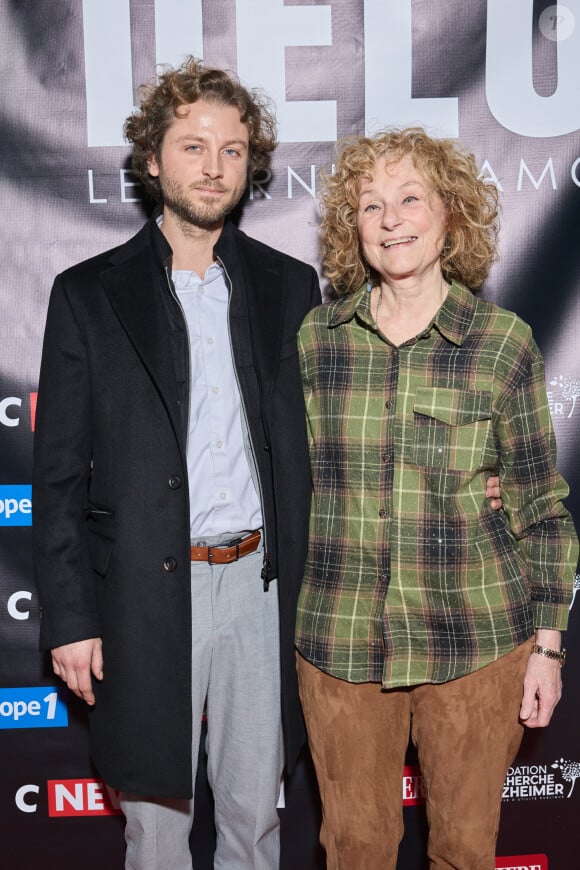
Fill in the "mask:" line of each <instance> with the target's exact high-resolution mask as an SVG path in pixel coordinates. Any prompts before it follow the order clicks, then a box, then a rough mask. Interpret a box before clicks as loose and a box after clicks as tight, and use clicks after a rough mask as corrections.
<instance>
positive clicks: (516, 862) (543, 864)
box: [495, 855, 548, 870]
mask: <svg viewBox="0 0 580 870" xmlns="http://www.w3.org/2000/svg"><path fill="white" fill-rule="evenodd" d="M495 870H548V856H547V855H507V856H506V857H504V858H496V859H495Z"/></svg>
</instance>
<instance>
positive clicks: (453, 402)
mask: <svg viewBox="0 0 580 870" xmlns="http://www.w3.org/2000/svg"><path fill="white" fill-rule="evenodd" d="M413 411H414V412H415V414H421V415H422V416H424V417H431V418H433V419H434V420H440V421H441V422H442V423H447V425H448V426H466V425H467V424H469V423H477V422H478V421H480V420H489V419H491V411H492V393H491V391H490V390H452V389H449V388H447V387H418V388H417V390H416V392H415V402H414V404H413Z"/></svg>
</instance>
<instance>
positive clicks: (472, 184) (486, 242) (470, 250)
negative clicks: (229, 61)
mask: <svg viewBox="0 0 580 870" xmlns="http://www.w3.org/2000/svg"><path fill="white" fill-rule="evenodd" d="M407 154H409V155H410V156H411V159H412V161H413V164H414V166H415V168H416V169H417V171H418V172H420V174H421V175H422V176H423V178H424V180H425V183H426V185H427V187H428V188H429V189H431V190H434V191H436V192H437V193H438V194H439V196H440V198H441V200H442V202H443V205H444V207H445V211H446V215H447V227H446V238H445V244H444V248H443V251H442V254H441V268H442V270H443V275H444V277H445V279H446V280H447V281H451V280H452V279H455V280H457V281H460V282H461V283H462V284H465V285H466V286H467V287H470V288H471V289H473V290H475V289H478V288H479V287H480V286H481V285H482V284H483V282H484V280H485V278H486V277H487V274H488V272H489V269H490V267H491V264H492V263H493V261H494V259H495V256H496V251H497V232H498V212H499V209H498V192H497V189H496V187H495V186H493V185H490V184H486V183H485V182H484V181H482V180H481V179H479V178H478V177H477V165H476V162H475V158H474V156H473V154H470V153H469V152H467V151H465V150H464V149H463V148H461V147H460V146H459V145H458V144H457V143H455V142H454V141H453V140H451V139H432V138H431V137H430V136H428V135H427V133H426V132H425V130H423V129H422V128H421V127H409V128H407V129H404V130H397V129H389V130H386V131H384V132H381V133H379V134H377V135H376V136H374V137H372V138H370V137H364V136H361V137H356V138H353V139H347V140H345V141H344V142H343V143H342V146H339V154H338V159H337V162H336V166H335V171H334V174H332V175H330V174H326V173H325V174H324V187H323V190H322V224H321V229H322V234H321V247H322V263H323V270H324V273H325V275H326V276H327V278H328V279H329V281H330V282H331V283H332V285H333V287H334V289H335V290H336V292H337V293H342V294H346V293H353V292H354V291H355V290H357V289H358V288H359V287H360V286H361V284H362V283H363V281H364V280H365V277H366V274H367V268H368V267H367V265H366V263H365V261H364V257H363V254H362V250H361V245H360V240H359V235H358V229H357V209H358V201H359V191H360V186H361V182H362V181H363V180H365V179H368V178H369V177H371V176H372V174H373V172H374V168H375V165H376V162H377V160H379V159H380V158H382V157H385V158H386V160H387V163H397V162H398V161H399V160H401V158H403V157H404V156H405V155H407ZM372 277H373V278H374V279H376V278H377V277H378V276H376V275H375V276H372Z"/></svg>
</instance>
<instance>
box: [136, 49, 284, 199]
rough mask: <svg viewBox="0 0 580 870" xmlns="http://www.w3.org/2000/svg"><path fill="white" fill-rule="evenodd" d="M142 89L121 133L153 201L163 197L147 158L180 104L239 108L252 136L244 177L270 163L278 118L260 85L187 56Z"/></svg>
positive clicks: (158, 147)
mask: <svg viewBox="0 0 580 870" xmlns="http://www.w3.org/2000/svg"><path fill="white" fill-rule="evenodd" d="M141 94H142V100H141V105H140V107H139V109H137V111H135V112H133V113H132V114H131V115H129V117H128V118H127V120H126V121H125V126H124V133H125V138H126V139H127V141H128V142H130V143H131V144H132V145H133V153H132V159H131V168H132V171H133V173H134V174H135V175H136V176H137V178H138V179H139V181H140V182H141V183H142V184H143V186H144V187H145V189H146V191H147V193H148V194H149V195H150V196H151V197H153V199H154V200H156V201H157V202H162V200H163V196H162V193H161V187H160V184H159V178H157V177H153V176H151V175H150V174H149V167H148V161H149V159H150V158H151V157H156V158H157V159H158V158H159V155H160V152H161V144H162V142H163V138H164V136H165V133H166V132H167V129H168V128H169V126H170V125H171V123H172V121H173V120H174V119H175V118H178V117H179V116H180V114H181V113H182V112H183V107H185V106H188V105H190V104H191V103H195V102H197V100H207V102H210V103H217V104H218V105H222V106H233V107H235V108H236V109H238V111H239V113H240V120H241V121H242V123H243V124H245V125H246V127H247V128H248V133H249V138H250V143H249V160H248V177H250V178H251V176H252V175H253V174H254V173H255V172H258V171H261V170H265V169H267V168H268V166H269V165H270V159H271V156H272V152H273V151H274V149H275V147H276V120H275V118H274V115H273V112H272V110H271V108H270V105H269V102H268V100H267V98H266V97H265V96H264V95H263V94H262V93H261V92H260V91H258V90H251V91H250V90H247V89H246V88H245V87H243V85H241V84H240V82H239V81H238V80H237V79H236V78H234V77H233V76H231V75H229V74H228V73H226V72H224V70H221V69H211V68H206V67H204V65H203V63H202V62H201V61H199V60H196V58H194V57H188V58H187V59H186V60H185V61H184V63H183V64H182V65H181V66H180V67H178V68H177V69H172V68H171V67H167V68H165V69H164V71H163V72H162V74H161V75H160V76H159V80H158V82H157V84H155V85H145V86H143V87H142V88H141Z"/></svg>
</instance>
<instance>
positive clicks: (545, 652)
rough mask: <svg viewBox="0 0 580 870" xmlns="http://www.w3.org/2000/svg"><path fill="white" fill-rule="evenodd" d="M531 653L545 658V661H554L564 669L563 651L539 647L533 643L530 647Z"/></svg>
mask: <svg viewBox="0 0 580 870" xmlns="http://www.w3.org/2000/svg"><path fill="white" fill-rule="evenodd" d="M532 652H535V653H538V655H539V656H546V658H547V659H555V660H556V661H557V662H560V667H562V668H563V667H564V662H565V661H566V650H565V649H560V650H558V649H548V648H547V647H545V646H540V644H539V643H535V644H534V645H533V647H532Z"/></svg>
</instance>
